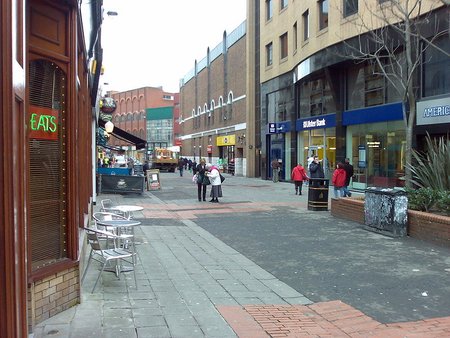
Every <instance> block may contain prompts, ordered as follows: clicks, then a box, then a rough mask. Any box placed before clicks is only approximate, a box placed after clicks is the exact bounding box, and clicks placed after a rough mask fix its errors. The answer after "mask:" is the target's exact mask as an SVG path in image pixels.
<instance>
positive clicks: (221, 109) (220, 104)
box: [219, 96, 227, 120]
mask: <svg viewBox="0 0 450 338" xmlns="http://www.w3.org/2000/svg"><path fill="white" fill-rule="evenodd" d="M219 109H220V119H222V120H226V119H227V118H226V117H225V115H224V108H223V97H222V96H220V97H219Z"/></svg>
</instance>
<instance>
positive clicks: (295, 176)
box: [291, 163, 309, 195]
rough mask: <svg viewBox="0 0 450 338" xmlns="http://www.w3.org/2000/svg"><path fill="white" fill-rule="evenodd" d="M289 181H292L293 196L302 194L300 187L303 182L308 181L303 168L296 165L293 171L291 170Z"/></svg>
mask: <svg viewBox="0 0 450 338" xmlns="http://www.w3.org/2000/svg"><path fill="white" fill-rule="evenodd" d="M291 179H292V180H293V181H294V184H295V194H296V195H297V194H299V195H301V194H302V186H303V181H306V180H308V179H309V177H308V175H306V171H305V168H303V166H302V165H301V164H300V163H299V164H297V166H296V167H294V169H292V173H291Z"/></svg>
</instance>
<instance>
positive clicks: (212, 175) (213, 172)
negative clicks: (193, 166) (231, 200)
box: [206, 163, 222, 203]
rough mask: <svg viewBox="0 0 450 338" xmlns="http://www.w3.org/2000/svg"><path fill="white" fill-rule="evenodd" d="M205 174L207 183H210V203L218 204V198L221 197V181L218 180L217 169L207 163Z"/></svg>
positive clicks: (218, 173)
mask: <svg viewBox="0 0 450 338" xmlns="http://www.w3.org/2000/svg"><path fill="white" fill-rule="evenodd" d="M206 169H207V170H208V171H207V172H206V175H207V177H208V178H209V181H210V182H211V194H210V196H211V200H210V202H212V203H219V197H222V181H221V179H220V172H219V168H217V167H216V166H214V165H211V164H210V163H208V164H207V165H206Z"/></svg>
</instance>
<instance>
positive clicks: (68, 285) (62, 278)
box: [28, 266, 80, 326]
mask: <svg viewBox="0 0 450 338" xmlns="http://www.w3.org/2000/svg"><path fill="white" fill-rule="evenodd" d="M28 297H29V305H28V306H29V310H30V312H29V313H30V317H31V318H30V319H31V324H32V326H34V325H35V324H37V323H40V322H42V321H44V320H46V319H48V318H50V317H52V316H54V315H56V314H58V313H60V312H62V311H64V310H67V309H68V308H70V307H72V306H74V305H76V304H78V303H79V302H80V283H79V272H78V266H75V267H73V268H71V269H66V270H64V271H61V272H58V273H55V274H54V275H51V276H49V277H46V278H44V279H42V280H38V281H35V282H33V283H31V285H30V286H29V288H28Z"/></svg>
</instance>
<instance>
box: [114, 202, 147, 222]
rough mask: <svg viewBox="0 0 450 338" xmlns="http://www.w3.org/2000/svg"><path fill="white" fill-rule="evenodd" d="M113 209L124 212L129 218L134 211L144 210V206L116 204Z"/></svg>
mask: <svg viewBox="0 0 450 338" xmlns="http://www.w3.org/2000/svg"><path fill="white" fill-rule="evenodd" d="M113 209H115V210H119V211H120V212H123V213H124V214H125V215H126V217H127V218H128V219H129V218H131V216H132V213H133V212H134V211H142V210H144V207H141V206H138V205H116V206H114V208H113Z"/></svg>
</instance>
